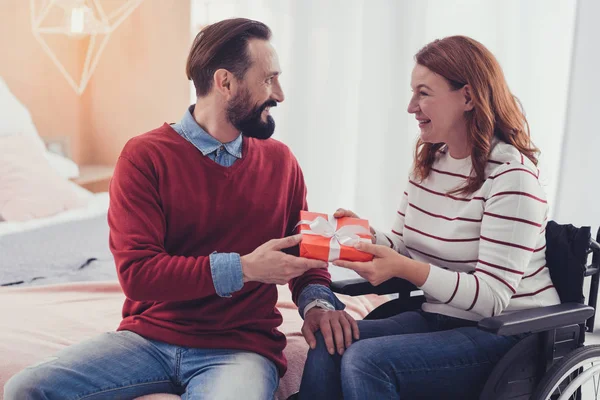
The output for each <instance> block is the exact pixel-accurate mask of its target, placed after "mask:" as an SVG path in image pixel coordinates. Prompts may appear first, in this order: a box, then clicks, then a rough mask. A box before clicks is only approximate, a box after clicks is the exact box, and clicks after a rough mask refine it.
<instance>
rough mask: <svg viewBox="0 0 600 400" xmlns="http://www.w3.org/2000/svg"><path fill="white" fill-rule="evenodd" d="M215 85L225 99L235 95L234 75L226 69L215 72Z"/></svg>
mask: <svg viewBox="0 0 600 400" xmlns="http://www.w3.org/2000/svg"><path fill="white" fill-rule="evenodd" d="M213 84H214V86H215V90H217V91H218V92H219V93H221V95H223V97H225V98H226V99H229V98H230V97H231V96H232V95H233V85H234V82H233V74H232V73H231V72H229V71H227V70H226V69H224V68H220V69H218V70H216V71H215V73H214V75H213Z"/></svg>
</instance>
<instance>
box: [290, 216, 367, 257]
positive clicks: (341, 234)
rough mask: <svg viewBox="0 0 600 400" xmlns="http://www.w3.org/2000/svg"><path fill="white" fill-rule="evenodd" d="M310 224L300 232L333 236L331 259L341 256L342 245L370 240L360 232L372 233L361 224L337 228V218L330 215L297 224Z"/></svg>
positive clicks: (330, 250)
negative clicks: (361, 235)
mask: <svg viewBox="0 0 600 400" xmlns="http://www.w3.org/2000/svg"><path fill="white" fill-rule="evenodd" d="M299 225H308V227H309V229H302V230H300V233H301V234H303V235H316V236H323V237H326V238H331V242H330V244H329V261H334V260H337V259H339V258H340V249H341V247H340V246H354V245H355V244H357V243H358V242H370V240H369V239H365V238H363V237H360V236H359V235H358V234H365V235H370V232H369V230H368V229H366V228H365V227H363V226H359V225H346V226H342V227H341V228H339V229H338V228H337V218H335V217H334V216H333V215H329V216H328V219H325V218H323V217H321V216H319V217H317V218H315V219H314V220H312V221H310V220H302V221H300V222H298V224H296V226H299Z"/></svg>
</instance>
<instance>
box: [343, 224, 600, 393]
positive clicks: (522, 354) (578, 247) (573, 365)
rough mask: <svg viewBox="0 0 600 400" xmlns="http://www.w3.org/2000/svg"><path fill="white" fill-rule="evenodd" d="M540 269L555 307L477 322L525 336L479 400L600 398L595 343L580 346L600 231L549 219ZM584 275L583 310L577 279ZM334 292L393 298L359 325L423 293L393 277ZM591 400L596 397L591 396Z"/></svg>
mask: <svg viewBox="0 0 600 400" xmlns="http://www.w3.org/2000/svg"><path fill="white" fill-rule="evenodd" d="M545 235H546V265H547V267H548V268H549V270H550V276H551V278H552V282H553V284H554V286H555V287H556V290H557V291H558V294H559V296H560V299H561V304H558V305H555V306H550V307H541V308H536V309H529V310H522V311H516V312H513V313H509V314H505V315H499V316H495V317H491V318H484V319H482V320H481V321H479V324H478V328H479V329H482V330H484V331H487V332H492V333H494V334H497V335H518V334H527V335H526V336H525V337H524V339H522V340H520V341H519V342H518V343H517V344H516V345H515V346H514V347H513V348H512V349H511V350H510V351H509V352H508V353H506V354H505V355H504V357H503V358H501V359H500V361H499V362H498V363H497V364H496V366H495V368H494V369H493V371H492V373H491V374H490V376H489V378H488V380H487V382H486V383H485V385H484V387H483V390H482V392H481V394H480V396H479V399H481V400H508V399H511V400H526V399H533V400H550V399H552V400H566V399H576V400H581V399H586V400H587V399H598V398H600V345H590V346H585V345H584V342H585V333H586V332H590V333H591V332H593V330H594V319H595V308H596V300H597V296H598V283H599V279H600V275H599V274H598V272H599V271H600V245H599V244H598V242H600V229H599V230H598V232H597V235H596V240H594V239H593V238H592V237H591V232H590V227H581V228H576V227H574V226H572V225H560V224H557V223H556V222H554V221H549V222H548V224H547V227H546V233H545ZM586 277H591V282H590V288H589V296H588V302H587V304H585V298H584V295H583V291H584V279H585V278H586ZM331 289H332V290H333V291H334V292H337V293H340V294H345V295H350V296H359V295H365V294H373V293H374V294H379V295H387V294H396V293H397V294H398V298H396V299H394V300H390V301H389V302H387V303H384V304H382V305H381V306H379V307H378V308H376V309H375V310H373V311H372V312H371V313H370V314H369V315H367V316H366V317H365V319H380V318H386V317H389V316H392V315H395V314H398V313H400V312H404V311H410V310H415V309H419V308H420V307H421V304H422V303H423V302H424V301H425V298H424V296H423V295H422V292H421V291H419V290H418V289H417V288H416V287H415V286H413V285H412V284H410V283H409V282H407V281H405V280H402V279H398V278H394V279H391V280H389V281H386V282H384V283H382V284H381V285H378V286H372V285H371V284H370V283H369V282H367V281H365V280H363V279H350V280H343V281H335V282H332V285H331ZM593 396H595V397H593Z"/></svg>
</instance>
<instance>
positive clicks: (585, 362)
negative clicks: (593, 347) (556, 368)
mask: <svg viewBox="0 0 600 400" xmlns="http://www.w3.org/2000/svg"><path fill="white" fill-rule="evenodd" d="M593 363H599V365H592V368H591V369H594V371H595V370H596V369H598V371H600V356H599V357H593V358H587V359H585V360H582V361H580V362H578V363H577V364H575V365H574V366H573V367H571V368H570V369H569V370H568V371H567V372H566V373H564V374H563V377H568V376H570V375H571V374H572V373H573V372H575V371H577V370H578V369H579V368H582V367H584V366H586V365H590V364H593ZM586 371H588V370H586ZM586 371H584V372H583V373H582V374H584V373H585V372H586ZM585 376H586V377H587V378H586V379H583V380H582V383H585V382H587V381H588V380H589V378H591V377H593V376H594V374H588V375H585ZM578 378H579V376H578V377H577V378H575V380H573V382H570V383H569V385H568V386H567V388H566V390H567V391H569V390H571V389H572V392H571V393H570V394H569V396H571V395H573V393H574V392H575V390H577V388H579V387H581V385H578V386H572V385H573V383H574V382H576V381H577V380H578ZM562 382H563V379H559V380H557V382H556V383H555V384H554V386H553V387H552V389H551V390H550V392H549V394H548V396H547V397H546V398H545V399H544V400H549V399H550V398H551V397H552V395H553V394H554V392H555V391H556V389H558V387H559V386H560V384H561V383H562ZM566 394H567V392H565V393H562V394H561V395H560V397H559V398H558V400H565V399H568V398H569V396H567V397H565V395H566Z"/></svg>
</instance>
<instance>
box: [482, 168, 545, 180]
mask: <svg viewBox="0 0 600 400" xmlns="http://www.w3.org/2000/svg"><path fill="white" fill-rule="evenodd" d="M514 171H523V172H527V173H528V174H529V175H531V176H533V177H534V178H535V179H537V176H536V175H535V174H534V173H533V172H531V171H530V170H528V169H526V168H513V169H509V170H507V171H504V172H500V173H499V174H498V175H490V176H489V177H488V179H496V178H497V177H499V176H502V175H504V174H508V173H509V172H514Z"/></svg>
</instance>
